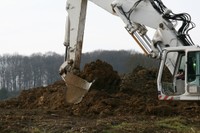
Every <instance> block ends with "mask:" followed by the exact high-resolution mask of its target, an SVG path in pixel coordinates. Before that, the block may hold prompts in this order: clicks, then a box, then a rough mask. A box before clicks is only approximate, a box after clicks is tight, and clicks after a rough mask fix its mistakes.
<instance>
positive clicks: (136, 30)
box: [60, 0, 194, 103]
mask: <svg viewBox="0 0 200 133" xmlns="http://www.w3.org/2000/svg"><path fill="white" fill-rule="evenodd" d="M90 1H91V2H93V3H95V4H96V5H98V6H100V7H102V8H103V9H105V10H106V11H108V12H109V13H111V14H113V15H116V16H118V17H119V18H121V19H122V21H123V22H124V23H125V29H126V30H127V31H128V33H129V34H130V35H131V36H132V37H133V39H134V40H135V41H136V42H137V44H138V45H139V46H140V47H141V48H142V50H143V51H144V53H145V54H147V55H149V56H151V57H153V58H157V59H161V60H165V61H164V64H165V66H167V68H168V69H169V71H170V72H171V74H172V75H174V73H175V71H177V61H178V60H177V58H175V57H179V50H177V49H176V48H177V47H180V48H182V47H185V46H191V47H192V46H193V45H194V44H193V42H192V41H191V39H190V36H189V35H188V31H189V30H190V29H192V28H193V27H194V24H193V23H192V22H191V20H190V16H189V15H188V14H174V13H173V12H172V11H171V10H169V9H168V8H167V7H165V5H164V4H163V3H162V1H161V0H90ZM87 2H88V0H68V1H67V6H66V9H67V12H68V14H67V20H66V34H65V42H64V45H65V46H66V57H65V62H64V63H63V65H62V66H61V68H60V74H61V76H62V78H63V79H64V81H65V82H66V85H67V93H66V95H67V96H66V98H67V101H68V102H70V103H78V102H80V101H81V99H82V98H83V96H84V95H85V94H86V93H87V91H88V90H89V88H90V86H91V84H92V83H89V82H87V81H85V80H83V79H81V78H80V77H79V76H78V75H79V72H80V61H81V54H82V52H81V51H82V45H83V35H84V27H85V19H86V9H87ZM179 21H180V22H182V24H181V25H180V24H177V22H179ZM176 25H178V26H179V27H178V26H177V27H176ZM148 28H151V29H154V31H155V34H154V36H153V38H152V39H150V38H149V36H148V35H147V32H148ZM177 28H179V29H177ZM168 48H170V49H173V50H176V51H177V52H174V53H172V54H168V55H167V56H166V55H164V54H163V53H165V54H167V52H163V51H166V50H167V49H168ZM182 49H184V50H188V49H189V48H188V47H187V48H186V47H185V48H182ZM184 50H182V51H184ZM164 58H166V59H164ZM160 70H161V71H163V69H160ZM161 77H162V72H160V74H159V77H158V91H159V93H160V94H161V95H162V94H163V93H162V85H161ZM163 95H164V94H163Z"/></svg>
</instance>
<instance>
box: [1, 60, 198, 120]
mask: <svg viewBox="0 0 200 133" xmlns="http://www.w3.org/2000/svg"><path fill="white" fill-rule="evenodd" d="M81 76H82V77H83V78H85V79H87V80H89V81H93V80H94V79H95V80H96V81H95V82H94V84H93V86H92V88H91V90H90V91H89V92H88V94H87V95H86V96H85V97H84V99H83V101H82V102H81V103H79V104H76V105H71V104H67V103H66V102H65V98H64V97H65V96H64V94H65V89H66V86H65V83H64V82H63V81H57V82H55V83H54V84H52V85H49V86H46V87H38V88H33V89H30V90H24V91H22V92H21V94H20V96H19V97H17V98H14V99H11V100H7V101H3V102H0V108H19V109H38V108H40V109H53V110H59V109H62V110H65V111H66V112H68V113H69V114H70V115H75V116H87V117H106V116H124V115H133V114H140V115H142V114H143V115H157V116H171V115H188V116H195V117H199V116H200V107H199V102H182V101H159V100H158V99H157V89H156V76H157V71H156V70H155V69H145V68H142V67H138V68H136V69H135V70H134V71H133V72H132V73H130V74H126V75H122V76H121V77H120V76H119V75H118V73H117V72H116V71H114V70H113V68H112V66H111V65H109V64H107V63H106V62H102V61H100V60H97V61H96V62H92V63H90V64H86V66H85V68H84V70H83V72H82V73H81ZM191 112H192V113H191Z"/></svg>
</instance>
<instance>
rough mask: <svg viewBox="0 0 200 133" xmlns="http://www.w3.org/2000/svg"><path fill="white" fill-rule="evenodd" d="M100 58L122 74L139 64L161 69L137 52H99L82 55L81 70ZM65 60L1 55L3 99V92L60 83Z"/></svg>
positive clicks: (52, 55)
mask: <svg viewBox="0 0 200 133" xmlns="http://www.w3.org/2000/svg"><path fill="white" fill-rule="evenodd" d="M97 59H100V60H103V61H106V62H107V63H109V64H111V65H112V66H113V68H114V70H116V71H118V72H119V73H129V72H131V71H132V70H133V69H134V68H135V67H137V66H138V65H140V66H143V67H146V68H149V67H158V61H155V60H153V59H151V58H149V57H146V56H144V55H143V54H140V53H137V52H134V51H124V50H120V51H102V50H97V51H94V52H89V53H84V54H83V55H82V61H81V69H83V67H84V64H85V63H90V62H91V61H95V60H97ZM63 60H64V55H60V54H57V53H54V52H48V53H45V54H41V53H35V54H32V55H30V56H23V55H19V54H13V55H10V54H5V55H0V97H1V95H2V92H4V93H5V92H6V91H8V92H18V91H21V90H24V89H29V88H34V87H38V86H45V85H48V84H52V83H53V82H55V81H57V80H60V79H61V78H60V75H59V71H58V70H59V67H60V65H61V64H62V63H63ZM4 97H5V95H4Z"/></svg>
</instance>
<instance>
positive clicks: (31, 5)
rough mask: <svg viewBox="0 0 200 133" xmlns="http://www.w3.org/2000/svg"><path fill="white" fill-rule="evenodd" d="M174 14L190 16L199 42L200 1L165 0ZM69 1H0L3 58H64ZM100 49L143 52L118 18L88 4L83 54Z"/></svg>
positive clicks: (0, 47) (194, 37)
mask: <svg viewBox="0 0 200 133" xmlns="http://www.w3.org/2000/svg"><path fill="white" fill-rule="evenodd" d="M163 3H164V4H165V5H166V6H167V7H168V8H169V9H171V10H172V11H173V12H174V13H180V12H187V13H189V14H190V15H191V17H192V21H193V22H194V23H195V24H196V28H195V29H193V30H192V31H190V32H189V33H190V35H191V37H192V39H193V41H194V42H195V43H196V44H199V42H200V37H199V33H200V18H199V14H198V12H200V8H199V5H200V1H198V0H192V2H191V1H189V0H163ZM65 4H66V0H0V55H2V54H5V53H10V54H12V53H19V54H23V55H30V54H32V53H36V52H41V53H45V52H47V51H53V52H57V53H59V54H63V53H64V51H65V48H64V46H63V41H64V29H65V16H66V11H65ZM97 49H105V50H121V49H125V50H130V49H133V50H136V51H139V52H141V49H140V48H139V47H138V46H137V44H136V43H135V42H134V40H133V39H132V37H131V36H130V35H129V34H128V33H127V31H126V30H125V29H124V23H123V22H122V20H121V19H120V18H118V17H116V16H113V15H111V14H109V13H108V12H106V11H104V10H103V9H101V8H100V7H98V6H96V5H94V4H92V3H91V2H89V5H88V14H87V21H86V28H85V35H84V45H83V52H90V51H93V50H97Z"/></svg>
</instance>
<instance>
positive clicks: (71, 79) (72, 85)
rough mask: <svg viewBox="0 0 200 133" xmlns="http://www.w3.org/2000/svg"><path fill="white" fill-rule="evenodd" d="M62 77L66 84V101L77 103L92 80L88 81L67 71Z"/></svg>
mask: <svg viewBox="0 0 200 133" xmlns="http://www.w3.org/2000/svg"><path fill="white" fill-rule="evenodd" d="M63 79H64V80H65V83H66V85H67V90H66V101H67V102H68V103H74V104H77V103H79V102H81V100H82V99H83V97H84V96H85V94H86V93H87V92H88V90H89V89H90V86H91V85H92V82H91V83H89V82H87V81H86V80H84V79H82V78H80V77H78V76H76V75H74V74H72V73H67V75H65V77H64V78H63Z"/></svg>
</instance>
